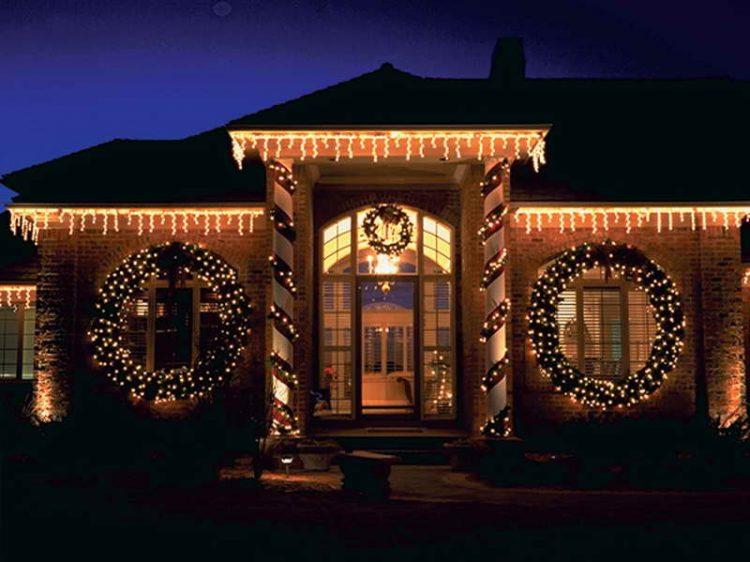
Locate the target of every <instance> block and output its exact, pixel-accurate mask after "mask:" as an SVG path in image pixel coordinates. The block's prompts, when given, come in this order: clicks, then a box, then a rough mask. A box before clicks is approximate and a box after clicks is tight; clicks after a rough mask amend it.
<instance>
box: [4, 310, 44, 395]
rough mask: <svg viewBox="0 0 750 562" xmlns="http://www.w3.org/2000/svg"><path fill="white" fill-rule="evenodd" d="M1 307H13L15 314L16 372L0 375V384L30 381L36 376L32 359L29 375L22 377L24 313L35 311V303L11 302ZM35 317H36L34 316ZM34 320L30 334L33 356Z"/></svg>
mask: <svg viewBox="0 0 750 562" xmlns="http://www.w3.org/2000/svg"><path fill="white" fill-rule="evenodd" d="M2 308H9V309H12V308H15V311H14V312H15V315H16V328H17V330H16V335H17V340H16V341H17V344H16V374H15V376H14V377H0V384H3V383H6V384H8V383H19V382H20V383H30V382H32V381H33V380H34V378H35V377H36V370H35V368H34V360H33V359H32V363H31V376H30V377H24V376H23V367H24V361H23V352H24V348H25V345H24V344H25V343H26V342H25V339H26V314H27V311H28V310H32V309H33V310H34V312H35V313H36V303H35V302H32V303H31V305H30V306H28V307H27V306H25V305H24V304H23V303H13V304H12V305H11V306H3V307H2ZM35 318H36V317H35ZM35 345H36V321H35V326H34V333H33V335H32V347H31V349H32V351H33V352H34V358H35V356H36V349H35Z"/></svg>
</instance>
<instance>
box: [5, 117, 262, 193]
mask: <svg viewBox="0 0 750 562" xmlns="http://www.w3.org/2000/svg"><path fill="white" fill-rule="evenodd" d="M2 182H3V183H4V184H5V185H6V186H7V187H9V188H10V189H12V190H13V191H15V192H17V193H18V194H19V196H17V197H15V198H14V199H13V201H14V202H15V203H61V204H66V203H68V204H82V203H98V204H110V203H111V204H114V203H120V204H151V203H170V204H174V203H207V202H214V203H215V202H224V203H232V202H255V201H264V200H265V189H266V188H265V175H264V171H263V168H262V166H260V165H255V166H253V165H248V166H245V167H244V168H243V170H241V171H240V170H238V169H237V165H236V164H235V162H234V160H233V159H232V149H231V141H230V139H229V136H228V135H227V132H226V130H224V129H223V128H219V129H214V130H211V131H207V132H205V133H201V134H198V135H195V136H191V137H188V138H185V139H179V140H124V139H117V140H113V141H110V142H106V143H104V144H99V145H96V146H93V147H91V148H87V149H85V150H81V151H79V152H74V153H72V154H68V155H66V156H63V157H61V158H57V159H55V160H51V161H49V162H45V163H42V164H38V165H36V166H31V167H29V168H25V169H23V170H19V171H17V172H12V173H10V174H7V175H5V176H4V177H3V178H2Z"/></svg>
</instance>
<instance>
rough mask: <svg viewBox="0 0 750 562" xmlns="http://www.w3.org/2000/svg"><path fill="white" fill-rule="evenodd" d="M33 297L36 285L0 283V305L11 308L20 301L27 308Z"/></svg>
mask: <svg viewBox="0 0 750 562" xmlns="http://www.w3.org/2000/svg"><path fill="white" fill-rule="evenodd" d="M35 299H36V285H0V306H7V307H8V308H12V307H13V306H14V305H16V304H18V303H21V302H22V303H23V304H24V308H27V309H28V308H31V303H32V302H34V300H35Z"/></svg>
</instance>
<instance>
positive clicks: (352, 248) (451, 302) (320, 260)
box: [313, 205, 460, 422]
mask: <svg viewBox="0 0 750 562" xmlns="http://www.w3.org/2000/svg"><path fill="white" fill-rule="evenodd" d="M371 207H372V205H366V206H363V207H358V208H355V209H352V210H350V211H347V212H345V213H342V214H340V215H337V216H336V217H334V218H333V219H331V220H329V221H327V222H325V223H324V224H322V225H321V226H320V227H318V228H317V229H316V236H317V243H316V249H317V255H316V257H315V261H316V263H315V271H316V274H317V276H318V289H317V291H316V293H317V298H318V301H317V304H316V306H315V312H316V314H317V316H318V321H317V324H318V334H319V336H318V343H317V345H316V346H315V349H316V353H317V356H318V358H317V361H316V364H317V372H316V374H315V381H314V384H315V388H320V377H321V374H322V373H323V370H324V369H325V360H324V359H325V354H326V352H327V351H336V352H345V353H346V352H348V355H349V365H350V369H351V381H350V384H351V398H350V400H351V404H350V408H349V413H341V414H338V413H330V414H328V413H327V414H324V415H316V414H313V417H314V418H316V419H318V420H336V419H339V420H362V419H372V418H374V417H375V416H369V417H368V416H367V415H366V414H365V415H363V414H362V412H361V410H362V407H361V397H360V388H359V387H360V382H359V377H360V376H361V372H360V371H361V363H362V361H363V360H364V358H363V356H362V352H361V349H360V348H361V347H362V343H363V342H362V341H360V340H361V334H359V333H358V331H359V330H360V329H361V325H360V323H359V310H358V307H359V302H360V301H359V298H358V294H357V291H358V287H359V281H360V280H367V279H370V280H388V279H391V280H393V281H398V279H404V280H406V279H412V280H413V282H414V284H415V289H416V291H417V294H416V295H415V301H416V306H415V323H414V331H413V336H412V337H413V340H414V356H413V365H412V367H413V369H414V372H415V374H416V375H417V376H418V377H419V388H415V396H418V397H419V398H418V409H415V410H416V411H415V415H414V419H416V420H419V421H426V422H455V420H456V419H458V416H459V400H458V399H457V398H456V397H457V396H458V393H457V388H458V386H459V376H460V375H459V369H458V365H457V363H456V358H457V353H458V350H457V347H458V345H457V343H458V342H457V329H458V326H457V324H458V322H457V319H456V314H457V308H456V306H455V304H456V269H457V267H456V257H457V253H456V228H455V227H454V226H453V225H452V224H450V223H448V222H447V221H445V220H443V219H441V218H439V217H437V216H435V215H433V214H430V213H426V212H424V211H422V210H421V209H418V208H415V207H406V206H405V207H404V208H405V210H407V211H408V212H410V213H413V214H414V218H415V229H414V236H415V243H416V271H415V272H413V273H412V272H398V273H394V274H382V275H379V274H370V273H360V272H359V263H358V253H359V214H360V213H361V212H362V211H364V210H367V209H370V208H371ZM425 217H428V218H429V219H431V220H433V221H435V222H436V223H437V224H438V225H439V226H442V227H445V228H446V229H447V230H448V232H449V234H450V253H451V255H450V266H451V267H450V271H448V272H446V273H434V272H432V273H426V270H425V260H427V259H429V258H427V257H426V256H425V252H424V232H423V230H424V219H425ZM344 219H348V220H349V221H350V230H349V236H350V240H349V253H348V255H347V256H346V258H344V259H346V260H349V261H348V263H349V271H348V272H326V271H325V253H324V252H325V231H326V229H328V228H331V227H332V226H334V225H336V224H337V223H339V222H340V221H342V220H344ZM337 235H338V234H337ZM436 236H437V234H436ZM337 248H338V246H337ZM339 251H340V249H337V252H339ZM335 263H337V262H334V264H335ZM334 264H331V267H330V268H332V267H333V265H334ZM438 265H439V264H438ZM330 268H329V269H330ZM327 281H329V282H342V283H347V284H348V285H349V290H350V295H351V296H350V311H349V318H350V323H349V326H350V339H351V341H350V345H349V348H348V349H347V348H346V347H345V346H344V347H342V346H326V345H325V339H324V334H325V314H324V311H323V305H322V303H323V302H324V301H323V299H324V298H325V286H326V282H327ZM430 281H434V282H439V281H447V282H448V283H449V292H448V317H449V320H450V327H449V330H450V333H449V340H448V341H449V344H450V346H449V347H450V354H449V361H450V369H451V379H452V386H451V392H452V395H453V397H454V402H453V407H452V413H451V414H450V416H444V415H440V414H426V413H425V410H426V408H425V404H424V400H425V397H426V394H425V390H426V388H425V365H424V355H425V353H426V352H427V351H429V352H432V351H433V350H436V349H441V347H440V346H439V345H437V344H438V343H439V342H438V341H436V345H435V346H429V347H427V346H425V344H424V340H425V338H424V329H425V321H424V315H425V310H424V298H425V283H426V282H430ZM436 331H437V330H436ZM436 338H437V333H436ZM383 344H385V342H383ZM417 412H418V414H417ZM377 418H378V419H386V418H387V416H382V415H378V416H377Z"/></svg>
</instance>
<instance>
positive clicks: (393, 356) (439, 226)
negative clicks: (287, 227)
mask: <svg viewBox="0 0 750 562" xmlns="http://www.w3.org/2000/svg"><path fill="white" fill-rule="evenodd" d="M368 211H369V209H364V210H360V211H355V212H352V213H349V214H347V215H345V216H342V217H340V218H339V219H337V220H335V221H333V222H331V223H329V224H328V225H326V226H324V227H323V228H322V229H321V234H320V246H319V248H320V266H319V267H320V273H321V283H320V305H319V310H320V323H321V337H320V338H319V341H320V355H319V357H320V371H319V380H318V388H319V389H320V395H321V396H320V399H319V404H320V405H321V406H320V407H318V406H316V409H315V415H318V416H321V415H322V416H325V415H329V414H330V415H335V414H348V415H351V414H352V413H353V412H354V410H353V400H354V394H353V389H354V381H353V377H354V375H355V366H356V365H357V360H358V355H361V363H360V364H361V367H362V369H364V371H365V372H368V373H375V372H382V373H384V374H387V373H391V372H396V373H398V372H410V371H412V370H414V369H418V370H419V371H420V373H421V376H420V379H421V380H420V383H421V385H422V390H421V396H422V409H421V415H422V416H423V417H426V418H430V417H434V418H451V417H454V416H455V406H454V404H453V403H450V404H448V403H447V402H445V401H442V402H441V407H440V409H437V408H436V407H435V402H436V398H437V396H438V394H439V392H440V390H439V389H440V388H443V389H446V388H447V389H449V390H450V393H451V395H453V393H454V386H455V374H454V371H453V361H454V359H453V356H454V351H455V350H454V327H453V314H454V310H453V306H452V298H453V296H452V287H453V279H452V275H453V261H452V260H453V242H454V241H453V230H452V228H451V227H450V226H449V225H447V224H446V223H443V222H442V221H440V220H438V219H436V218H433V217H431V216H428V215H426V214H423V213H421V212H420V211H419V210H416V209H409V208H404V211H405V212H406V213H407V215H408V216H409V219H410V220H411V222H412V224H413V226H414V235H413V238H412V241H411V243H410V244H409V245H408V247H407V248H406V250H405V251H404V252H403V254H402V255H401V256H399V259H398V261H397V263H396V264H395V266H394V268H393V273H392V275H393V276H395V277H396V279H398V277H400V276H414V277H415V278H417V279H418V280H419V283H417V285H416V286H417V290H418V291H419V299H420V301H419V302H420V310H421V314H420V315H419V317H418V318H416V319H415V325H414V326H411V325H406V326H396V325H394V326H387V327H385V328H380V329H381V332H377V330H378V328H377V327H374V326H365V327H364V329H363V332H362V334H360V337H361V340H362V341H361V342H360V344H359V345H360V347H359V348H358V349H357V344H356V342H355V341H354V338H353V337H352V335H353V334H354V333H355V321H356V318H357V312H356V310H355V306H354V305H355V302H356V299H355V298H354V295H355V293H354V291H355V287H356V286H357V283H358V281H357V279H358V277H360V276H364V275H367V276H372V275H377V273H375V272H374V271H373V267H374V265H376V263H377V261H378V257H377V256H376V255H374V254H373V252H372V250H371V249H370V247H369V244H368V242H367V237H366V236H365V234H364V231H363V228H362V223H363V220H364V216H365V214H366V213H367V212H368ZM395 283H396V284H397V283H398V281H395ZM357 329H359V328H357ZM417 330H418V331H417ZM417 337H418V340H417V339H416V338H417ZM416 341H419V342H420V345H419V348H415V342H416ZM435 357H439V358H440V361H441V365H440V368H439V369H438V371H439V375H435V369H433V363H434V358H435Z"/></svg>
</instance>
